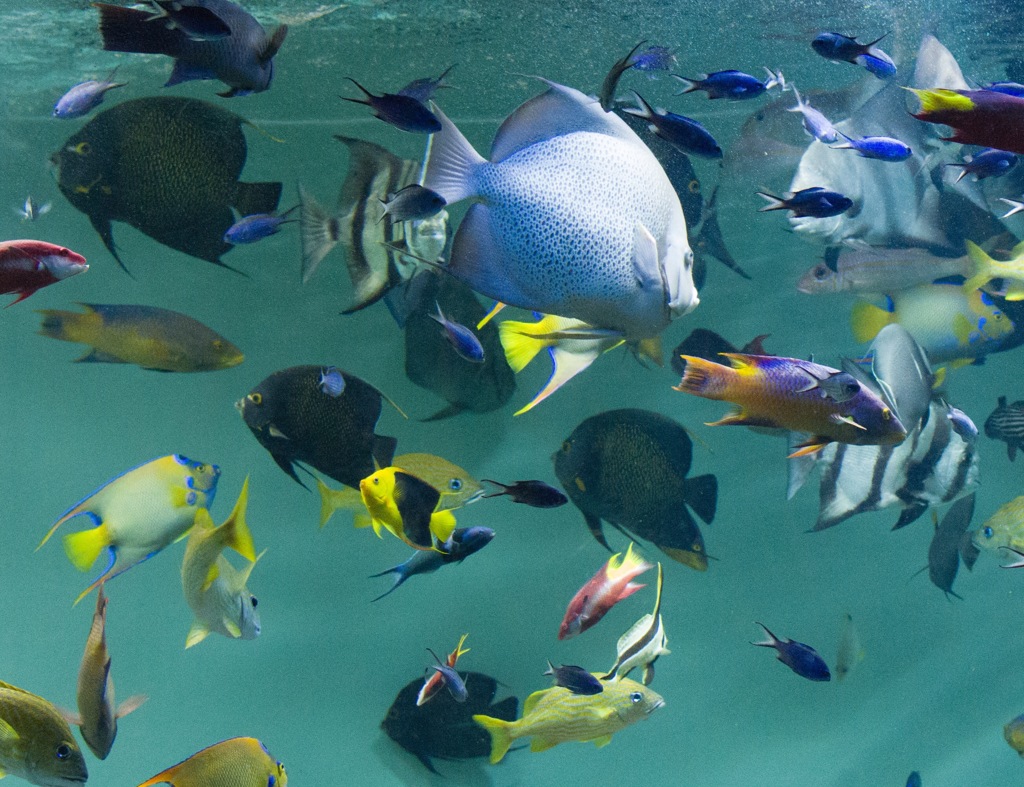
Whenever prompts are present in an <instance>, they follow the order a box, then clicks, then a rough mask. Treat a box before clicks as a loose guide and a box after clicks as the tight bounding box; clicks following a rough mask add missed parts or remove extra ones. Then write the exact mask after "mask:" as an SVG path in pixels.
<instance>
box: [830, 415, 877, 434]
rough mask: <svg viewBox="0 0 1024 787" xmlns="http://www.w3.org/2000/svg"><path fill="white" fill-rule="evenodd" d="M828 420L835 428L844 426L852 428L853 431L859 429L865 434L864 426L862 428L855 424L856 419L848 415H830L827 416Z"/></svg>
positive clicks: (865, 428)
mask: <svg viewBox="0 0 1024 787" xmlns="http://www.w3.org/2000/svg"><path fill="white" fill-rule="evenodd" d="M829 420H830V421H831V422H832V423H834V424H835V425H836V426H841V425H842V424H846V425H847V426H852V427H853V428H854V429H860V430H861V431H862V432H866V431H867V430H868V428H867V427H866V426H862V425H861V424H859V423H857V421H856V419H855V418H854V417H853V416H850V415H840V414H839V413H832V415H830V416H829Z"/></svg>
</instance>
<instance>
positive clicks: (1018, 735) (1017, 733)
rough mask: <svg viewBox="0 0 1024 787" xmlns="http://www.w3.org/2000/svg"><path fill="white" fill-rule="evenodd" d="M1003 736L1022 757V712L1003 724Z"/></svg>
mask: <svg viewBox="0 0 1024 787" xmlns="http://www.w3.org/2000/svg"><path fill="white" fill-rule="evenodd" d="M1003 737H1004V738H1006V742H1007V743H1008V744H1010V747H1011V748H1012V749H1013V750H1014V751H1015V752H1017V754H1019V755H1020V756H1021V757H1024V713H1022V714H1021V715H1020V716H1018V717H1017V718H1015V719H1013V720H1012V721H1009V722H1007V723H1006V724H1005V725H1003Z"/></svg>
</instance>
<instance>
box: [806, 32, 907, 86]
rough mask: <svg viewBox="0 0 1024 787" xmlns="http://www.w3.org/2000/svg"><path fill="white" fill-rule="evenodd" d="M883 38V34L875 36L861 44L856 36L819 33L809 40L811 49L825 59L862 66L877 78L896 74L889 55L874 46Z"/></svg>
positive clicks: (887, 77)
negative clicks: (873, 38)
mask: <svg viewBox="0 0 1024 787" xmlns="http://www.w3.org/2000/svg"><path fill="white" fill-rule="evenodd" d="M885 35H888V33H886V34H885ZM883 38H885V36H880V37H878V38H876V39H875V40H874V41H872V42H871V43H870V44H862V43H860V42H859V41H857V39H856V38H850V37H849V36H844V35H842V34H840V33H819V34H818V35H817V36H815V38H814V40H813V41H811V49H813V50H814V51H815V52H817V53H818V54H819V55H821V56H822V57H823V58H825V59H826V60H833V61H835V62H837V63H853V64H854V65H858V66H863V67H864V68H866V69H867V70H868V71H869V72H871V73H872V74H874V75H875V76H876V77H878V78H879V79H889V78H891V77H892V76H894V75H895V74H896V64H895V63H893V61H892V58H891V57H889V55H887V54H886V53H885V52H883V51H882V50H881V49H879V48H878V47H877V46H875V44H877V43H878V42H879V41H881V40H882V39H883Z"/></svg>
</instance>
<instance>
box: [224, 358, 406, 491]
mask: <svg viewBox="0 0 1024 787" xmlns="http://www.w3.org/2000/svg"><path fill="white" fill-rule="evenodd" d="M325 366H326V364H321V365H319V366H292V367H289V368H287V369H282V370H281V371H278V372H274V373H273V374H272V375H270V376H269V377H268V378H267V379H265V380H264V381H263V382H261V383H260V384H259V385H257V386H256V387H255V388H253V389H252V390H251V391H250V392H249V393H248V394H247V395H246V396H245V398H243V399H240V400H239V401H238V402H237V403H236V405H235V406H236V407H237V408H238V410H239V412H240V413H241V414H242V418H243V419H244V420H245V425H246V426H248V427H249V429H250V430H251V431H252V433H253V436H255V438H256V439H257V440H259V442H260V445H262V446H263V447H264V448H266V449H267V451H269V452H270V456H271V457H272V458H273V459H274V461H275V462H277V466H278V467H280V468H281V469H282V470H284V471H285V472H286V473H287V474H288V475H290V476H291V477H292V478H294V479H295V480H296V481H297V482H298V483H300V484H302V481H300V480H299V477H298V475H296V473H295V463H296V462H302V463H304V464H307V465H309V466H310V467H313V468H315V469H317V470H319V471H320V472H321V473H324V474H325V475H328V476H330V477H331V478H333V479H334V480H335V481H340V482H341V483H343V484H345V485H346V486H350V487H352V488H353V489H358V488H359V482H360V481H361V480H362V479H364V478H366V477H367V476H369V475H372V474H373V473H374V471H375V470H376V469H377V467H376V466H375V465H374V462H375V461H376V463H377V465H379V466H380V467H388V466H389V465H390V464H391V461H392V458H393V457H394V453H395V445H396V443H397V440H395V438H393V437H384V436H381V435H378V434H374V428H375V427H376V425H377V419H378V418H380V411H381V407H382V399H383V398H384V397H383V395H382V394H381V392H380V391H378V390H377V389H376V388H374V387H373V386H372V385H370V384H369V383H367V382H364V381H363V380H361V379H359V378H358V377H356V376H355V375H353V374H349V373H348V372H343V371H341V370H340V369H338V370H337V371H338V372H339V373H341V374H342V375H343V376H344V378H345V386H344V388H343V389H342V391H341V393H339V394H338V395H337V396H333V395H331V394H329V393H325V392H324V390H323V387H322V385H321V374H322V372H323V369H324V367H325ZM332 368H335V369H337V367H332ZM302 485H303V486H305V484H302Z"/></svg>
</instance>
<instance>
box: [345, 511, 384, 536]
mask: <svg viewBox="0 0 1024 787" xmlns="http://www.w3.org/2000/svg"><path fill="white" fill-rule="evenodd" d="M352 525H353V527H357V528H364V527H370V525H373V532H375V533H376V534H377V535H378V536H379V535H380V525H377V524H375V523H374V521H373V517H371V516H370V515H369V514H356V515H355V517H353V518H352Z"/></svg>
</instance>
